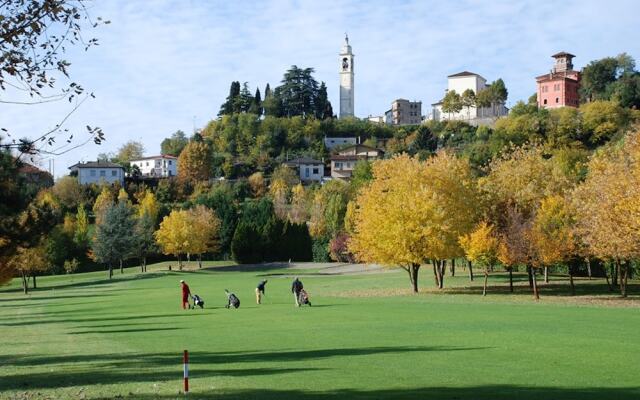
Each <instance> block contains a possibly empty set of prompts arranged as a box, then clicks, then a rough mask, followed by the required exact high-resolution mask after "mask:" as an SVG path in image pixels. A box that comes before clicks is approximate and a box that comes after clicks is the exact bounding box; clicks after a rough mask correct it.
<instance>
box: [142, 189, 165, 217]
mask: <svg viewBox="0 0 640 400" xmlns="http://www.w3.org/2000/svg"><path fill="white" fill-rule="evenodd" d="M137 211H138V212H137V215H138V218H141V217H142V216H143V215H145V214H146V215H148V216H149V218H151V220H152V221H153V222H154V223H156V221H157V220H158V213H159V212H160V205H159V204H158V200H157V199H156V196H155V195H154V194H153V192H152V191H150V190H149V189H145V191H144V194H143V195H142V196H141V199H140V203H139V204H138V210H137Z"/></svg>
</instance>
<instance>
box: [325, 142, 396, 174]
mask: <svg viewBox="0 0 640 400" xmlns="http://www.w3.org/2000/svg"><path fill="white" fill-rule="evenodd" d="M382 157H384V151H383V150H380V149H376V148H374V147H370V146H367V145H364V144H356V145H353V146H349V147H347V148H344V149H342V150H340V151H339V152H338V154H335V155H333V156H331V177H332V178H337V179H350V178H351V174H352V172H353V169H354V168H355V166H356V163H357V162H358V160H368V161H373V160H378V159H381V158H382Z"/></svg>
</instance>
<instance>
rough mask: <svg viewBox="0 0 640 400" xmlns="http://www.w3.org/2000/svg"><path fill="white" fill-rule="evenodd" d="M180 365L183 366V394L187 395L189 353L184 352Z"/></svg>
mask: <svg viewBox="0 0 640 400" xmlns="http://www.w3.org/2000/svg"><path fill="white" fill-rule="evenodd" d="M182 363H183V364H184V393H185V394H187V393H189V352H188V351H187V350H185V351H184V355H183V356H182Z"/></svg>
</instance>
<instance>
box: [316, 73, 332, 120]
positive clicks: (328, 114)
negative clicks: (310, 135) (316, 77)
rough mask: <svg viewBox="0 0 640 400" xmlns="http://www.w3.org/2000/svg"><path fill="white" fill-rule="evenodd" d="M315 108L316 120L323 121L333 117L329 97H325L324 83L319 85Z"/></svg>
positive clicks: (325, 88) (325, 87)
mask: <svg viewBox="0 0 640 400" xmlns="http://www.w3.org/2000/svg"><path fill="white" fill-rule="evenodd" d="M315 107H316V112H315V116H316V118H318V119H325V118H332V117H333V108H332V107H331V102H329V96H328V95H327V85H325V83H324V82H322V83H320V88H319V89H318V95H317V97H316V100H315Z"/></svg>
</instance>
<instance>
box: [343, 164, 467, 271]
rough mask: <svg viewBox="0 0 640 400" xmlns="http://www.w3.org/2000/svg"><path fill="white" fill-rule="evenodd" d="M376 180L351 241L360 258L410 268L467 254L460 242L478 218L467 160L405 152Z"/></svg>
mask: <svg viewBox="0 0 640 400" xmlns="http://www.w3.org/2000/svg"><path fill="white" fill-rule="evenodd" d="M373 176H374V179H373V181H372V182H371V184H370V185H369V186H367V187H365V188H363V190H362V191H361V192H360V194H359V195H358V198H357V207H356V209H355V232H354V234H353V236H352V238H351V240H350V242H349V249H350V250H351V251H352V252H353V253H354V254H356V256H357V257H358V259H360V260H361V261H365V262H376V263H381V264H386V265H400V266H406V265H413V264H418V265H419V264H422V263H423V262H425V261H426V260H428V259H445V258H453V257H457V256H459V255H461V254H462V249H461V248H460V245H459V243H458V238H459V237H460V236H462V235H464V234H466V233H468V232H469V231H470V230H471V229H473V226H474V224H475V223H476V220H477V215H478V210H477V193H476V190H475V187H476V186H475V182H474V181H473V178H472V175H471V170H470V167H469V164H468V162H467V161H465V160H461V159H458V158H456V157H455V156H454V155H453V154H451V153H447V152H440V153H438V154H437V155H436V156H435V157H432V158H431V159H429V160H427V161H426V162H421V161H419V160H418V159H417V158H411V157H409V156H408V155H406V154H402V155H398V156H395V157H394V158H392V159H390V160H384V161H380V162H377V163H375V164H374V165H373Z"/></svg>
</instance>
